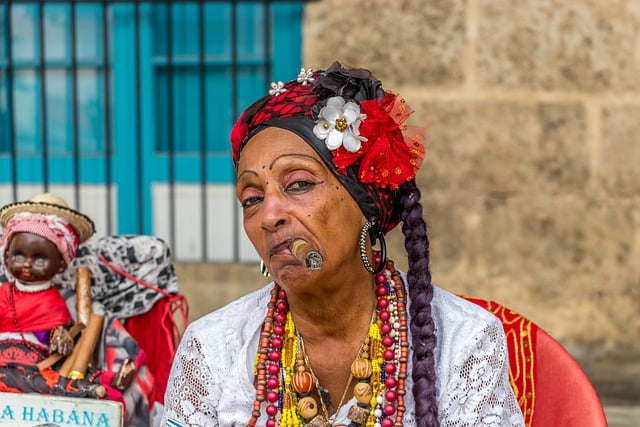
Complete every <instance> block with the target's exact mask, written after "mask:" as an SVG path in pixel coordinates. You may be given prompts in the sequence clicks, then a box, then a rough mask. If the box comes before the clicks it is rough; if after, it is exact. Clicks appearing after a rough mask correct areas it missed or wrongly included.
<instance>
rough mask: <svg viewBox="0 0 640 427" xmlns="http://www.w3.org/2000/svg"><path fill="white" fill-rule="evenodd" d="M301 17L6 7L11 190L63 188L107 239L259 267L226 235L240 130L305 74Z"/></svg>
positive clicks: (228, 10) (210, 8)
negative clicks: (239, 124) (272, 85)
mask: <svg viewBox="0 0 640 427" xmlns="http://www.w3.org/2000/svg"><path fill="white" fill-rule="evenodd" d="M302 13H303V3H302V2H300V1H291V2H260V1H256V2H244V1H243V2H234V1H229V2H222V1H211V2H207V1H204V2H184V1H175V2H172V1H169V2H134V1H131V2H113V3H112V2H70V1H69V2H51V3H49V2H14V3H10V4H7V3H5V4H2V5H0V196H1V197H2V199H3V200H7V199H9V198H10V195H11V194H12V192H11V190H10V189H15V188H17V189H18V191H17V194H18V198H26V197H29V196H31V195H32V194H34V193H35V192H37V191H41V189H42V187H44V188H45V189H52V190H55V191H56V192H58V193H60V194H61V195H62V196H63V197H65V198H66V199H67V200H70V201H72V202H73V201H74V200H75V201H76V203H73V204H75V205H79V206H75V207H76V208H78V209H81V210H83V211H84V212H85V213H87V214H89V215H90V216H91V217H92V218H93V219H94V220H95V221H96V224H97V228H98V231H99V234H123V233H147V234H155V235H159V236H160V237H164V238H166V239H167V240H168V241H169V243H170V244H172V245H173V246H174V247H175V249H176V252H177V255H178V258H180V257H184V258H187V259H190V258H195V259H198V258H200V255H198V254H202V253H205V255H204V258H206V259H216V260H217V259H220V260H238V259H251V256H249V255H247V256H244V255H242V254H243V253H245V251H244V249H242V247H245V246H246V245H245V243H242V242H241V240H242V236H241V235H242V233H241V232H240V230H239V226H237V227H235V229H234V230H232V235H231V236H228V231H229V230H228V228H229V224H231V223H233V221H236V219H235V218H236V216H237V207H235V206H234V204H235V203H236V201H235V200H233V191H232V188H231V187H232V185H233V179H234V178H233V177H234V174H233V170H232V164H231V160H230V150H229V143H228V140H229V132H230V130H231V126H232V125H233V121H234V119H235V117H236V116H237V114H238V113H239V111H241V110H242V109H243V108H244V107H246V106H247V105H248V103H249V102H251V101H252V100H254V99H256V98H258V97H259V96H261V95H263V94H265V93H266V92H267V90H268V87H269V82H270V81H272V80H285V79H287V80H288V79H291V78H293V77H295V75H297V72H298V71H299V69H300V67H301V42H302V28H301V25H302ZM14 191H15V190H14ZM198 193H200V194H204V193H206V194H207V196H205V197H204V199H202V198H201V200H199V201H196V200H195V199H196V198H197V197H196V195H197V194H198ZM176 194H177V195H178V196H179V197H177V198H176ZM189 194H193V195H194V196H193V199H194V200H191V199H189V197H190V196H188V195H189ZM210 194H215V196H210ZM211 197H213V199H211ZM178 199H179V200H178ZM187 199H188V200H187ZM206 206H208V209H205V208H206ZM181 209H184V210H186V212H187V213H184V212H182V211H181ZM194 209H195V210H199V212H201V213H200V216H201V217H202V219H201V220H200V221H199V222H200V223H201V224H202V225H201V226H200V227H194V224H193V218H190V215H192V214H193V211H194ZM185 218H186V220H185ZM218 227H219V228H220V229H219V230H218ZM222 228H225V230H223V229H222ZM185 236H186V237H185ZM198 236H201V237H200V238H201V240H202V241H201V242H196V240H197V239H198ZM239 236H240V237H239ZM217 238H225V239H227V238H228V239H230V240H231V241H230V243H229V244H228V246H229V248H227V249H224V251H226V252H224V253H223V252H220V249H219V248H217V247H211V246H210V245H211V244H210V243H209V241H210V240H212V239H213V240H215V239H217ZM181 254H184V255H181ZM194 254H195V255H194ZM211 254H213V255H211Z"/></svg>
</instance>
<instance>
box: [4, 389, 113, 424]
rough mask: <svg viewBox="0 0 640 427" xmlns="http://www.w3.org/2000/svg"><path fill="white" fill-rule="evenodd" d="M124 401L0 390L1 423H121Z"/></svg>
mask: <svg viewBox="0 0 640 427" xmlns="http://www.w3.org/2000/svg"><path fill="white" fill-rule="evenodd" d="M122 417H123V410H122V404H120V403H119V402H112V401H109V400H96V399H88V398H87V399H80V398H71V397H59V396H44V395H41V394H20V393H0V426H6V427H9V426H11V427H79V426H83V427H122Z"/></svg>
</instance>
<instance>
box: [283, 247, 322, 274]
mask: <svg viewBox="0 0 640 427" xmlns="http://www.w3.org/2000/svg"><path fill="white" fill-rule="evenodd" d="M289 249H290V250H291V253H292V254H293V256H294V257H296V258H298V259H299V260H300V262H301V263H303V264H304V265H305V266H306V267H307V268H308V269H309V270H320V269H321V268H322V255H321V254H320V252H318V251H317V250H315V248H314V247H313V246H311V244H310V243H309V242H307V241H305V240H302V239H296V240H294V241H293V242H291V245H290V246H289Z"/></svg>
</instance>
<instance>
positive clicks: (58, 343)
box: [49, 326, 73, 356]
mask: <svg viewBox="0 0 640 427" xmlns="http://www.w3.org/2000/svg"><path fill="white" fill-rule="evenodd" d="M71 350H73V337H72V336H71V334H69V331H67V330H66V329H65V328H64V327H63V326H56V328H55V329H54V330H53V333H52V334H51V344H50V345H49V353H55V352H58V353H60V354H61V355H63V356H68V355H70V354H71Z"/></svg>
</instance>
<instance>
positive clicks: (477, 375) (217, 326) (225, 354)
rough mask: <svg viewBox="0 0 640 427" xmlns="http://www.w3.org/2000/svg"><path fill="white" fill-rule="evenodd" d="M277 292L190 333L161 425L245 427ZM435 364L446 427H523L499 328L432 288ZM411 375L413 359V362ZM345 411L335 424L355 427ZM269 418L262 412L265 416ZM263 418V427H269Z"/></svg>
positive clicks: (258, 295) (248, 300)
mask: <svg viewBox="0 0 640 427" xmlns="http://www.w3.org/2000/svg"><path fill="white" fill-rule="evenodd" d="M271 287H272V284H269V285H267V286H266V287H264V288H263V289H261V290H258V291H256V292H253V293H251V294H248V295H246V296H244V297H242V298H240V299H239V300H236V301H235V302H232V303H230V304H229V305H227V306H225V307H223V308H221V309H219V310H217V311H214V312H213V313H210V314H208V315H206V316H204V317H202V318H200V319H198V320H196V321H194V322H193V323H192V324H190V325H189V327H188V328H187V330H186V331H185V334H184V336H183V338H182V341H181V343H180V346H179V349H178V353H177V355H176V357H175V359H174V362H173V367H172V369H171V374H170V377H169V382H168V386H167V391H166V395H165V413H164V418H163V423H162V425H166V426H171V427H178V426H193V427H196V426H201V427H205V426H206V427H211V426H245V425H246V424H247V421H249V419H250V418H251V412H252V407H253V401H254V398H255V388H254V386H253V380H254V375H253V364H254V361H255V355H256V351H257V348H258V338H259V335H260V330H261V327H262V322H263V320H264V316H265V313H266V309H267V302H268V301H269V292H270V290H271ZM432 315H433V318H434V321H435V325H436V336H437V346H436V349H435V357H436V359H435V363H436V376H437V383H436V387H437V401H438V419H439V421H440V425H441V426H524V421H523V417H522V413H521V411H520V408H519V406H518V403H517V402H516V400H515V396H514V394H513V390H512V388H511V386H510V384H509V366H508V363H509V362H508V360H509V358H508V354H507V345H506V341H505V336H504V331H503V328H502V325H501V323H500V321H499V320H498V319H497V318H496V317H495V316H493V315H492V314H490V313H489V312H487V311H486V310H484V309H483V308H481V307H479V306H476V305H475V304H473V303H470V302H468V301H466V300H464V299H462V298H459V297H457V296H455V295H453V294H451V293H449V292H447V291H444V290H442V289H440V288H437V287H434V296H433V301H432ZM408 369H409V372H411V357H409V366H408ZM412 387H413V382H412V380H411V376H410V375H408V376H407V379H406V390H407V394H406V395H405V405H406V412H405V415H404V425H405V426H414V425H415V416H414V400H413V395H412V393H411V389H412ZM354 403H355V400H353V401H352V402H348V403H347V404H345V405H343V406H342V408H341V410H340V411H339V413H338V415H337V417H336V420H335V423H336V424H341V423H342V424H346V425H348V424H349V420H348V418H347V412H348V410H349V408H350V407H351V405H352V404H354ZM263 412H264V411H263ZM265 420H266V416H265V415H264V413H263V416H262V418H260V420H259V421H258V425H260V426H264V425H265Z"/></svg>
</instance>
